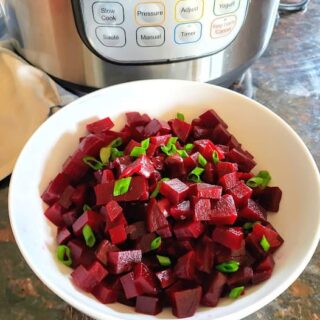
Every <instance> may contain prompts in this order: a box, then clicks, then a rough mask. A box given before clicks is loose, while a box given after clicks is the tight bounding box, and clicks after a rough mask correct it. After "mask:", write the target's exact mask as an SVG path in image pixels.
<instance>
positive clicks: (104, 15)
mask: <svg viewBox="0 0 320 320" xmlns="http://www.w3.org/2000/svg"><path fill="white" fill-rule="evenodd" d="M92 10H93V17H94V19H95V20H96V22H97V23H100V24H108V25H113V24H121V23H123V21H124V10H123V7H122V5H121V4H120V3H118V2H95V3H94V4H93V7H92Z"/></svg>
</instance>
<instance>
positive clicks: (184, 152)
mask: <svg viewBox="0 0 320 320" xmlns="http://www.w3.org/2000/svg"><path fill="white" fill-rule="evenodd" d="M177 152H178V154H179V156H180V157H181V158H187V157H188V156H189V155H188V154H187V152H186V151H185V150H177Z"/></svg>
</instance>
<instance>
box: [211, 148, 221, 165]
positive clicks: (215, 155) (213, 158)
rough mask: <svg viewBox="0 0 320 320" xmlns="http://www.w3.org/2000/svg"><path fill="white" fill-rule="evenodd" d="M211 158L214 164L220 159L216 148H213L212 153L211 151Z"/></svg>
mask: <svg viewBox="0 0 320 320" xmlns="http://www.w3.org/2000/svg"><path fill="white" fill-rule="evenodd" d="M212 160H213V163H214V164H217V163H219V161H220V160H219V155H218V152H217V151H216V150H214V151H213V153H212Z"/></svg>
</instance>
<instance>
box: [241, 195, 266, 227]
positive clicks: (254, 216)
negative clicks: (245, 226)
mask: <svg viewBox="0 0 320 320" xmlns="http://www.w3.org/2000/svg"><path fill="white" fill-rule="evenodd" d="M238 217H239V218H243V219H246V220H249V221H253V222H255V221H265V220H266V212H265V210H264V209H263V208H262V207H261V206H259V205H258V204H257V203H256V202H255V201H254V200H252V199H248V201H247V204H246V206H244V207H243V208H242V209H241V210H239V211H238Z"/></svg>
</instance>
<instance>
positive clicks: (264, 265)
mask: <svg viewBox="0 0 320 320" xmlns="http://www.w3.org/2000/svg"><path fill="white" fill-rule="evenodd" d="M274 265H275V262H274V260H273V257H272V255H267V256H266V257H265V258H264V259H263V260H262V261H261V262H260V263H259V264H258V265H257V266H256V268H255V272H259V271H267V270H273V267H274Z"/></svg>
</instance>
